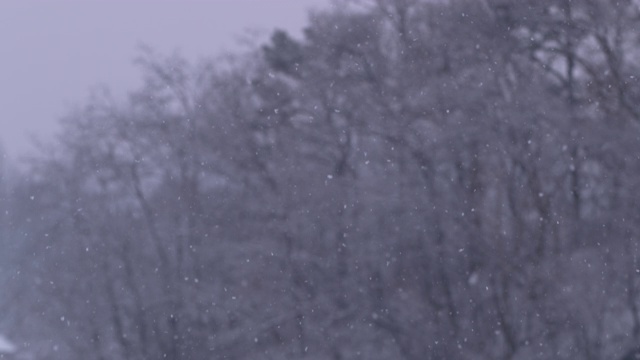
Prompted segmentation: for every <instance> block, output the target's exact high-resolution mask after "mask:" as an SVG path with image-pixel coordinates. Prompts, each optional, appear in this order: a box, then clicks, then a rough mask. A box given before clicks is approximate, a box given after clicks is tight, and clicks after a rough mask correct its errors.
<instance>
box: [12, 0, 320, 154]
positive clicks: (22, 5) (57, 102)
mask: <svg viewBox="0 0 640 360" xmlns="http://www.w3.org/2000/svg"><path fill="white" fill-rule="evenodd" d="M328 3H329V1H328V0H209V1H204V0H200V1H184V0H182V1H180V0H173V1H170V0H160V1H158V0H155V1H152V0H146V1H143V0H126V1H125V0H120V1H114V0H102V1H99V0H84V1H79V0H78V1H55V0H42V1H35V0H32V1H24V0H0V59H1V60H0V141H1V142H2V143H4V146H5V148H6V149H7V152H8V153H9V155H20V154H22V153H24V152H25V151H27V150H28V149H29V146H30V145H29V136H28V134H35V135H37V136H39V137H45V138H46V137H47V136H50V134H52V133H53V132H54V131H55V128H56V125H55V124H56V121H57V119H58V118H60V117H61V116H62V115H64V114H65V112H67V111H68V110H69V109H70V108H71V107H72V106H73V105H74V104H79V103H81V102H82V101H83V100H84V99H85V98H86V97H87V95H88V91H89V90H90V89H91V88H92V87H93V86H96V85H100V84H105V85H107V86H108V87H109V88H110V89H111V90H112V91H113V93H115V94H116V95H117V94H125V93H126V92H127V91H129V90H132V89H133V88H134V87H135V86H136V85H137V84H138V83H139V76H138V73H137V71H136V68H135V66H134V65H133V61H132V60H133V58H134V57H135V56H136V49H137V47H138V45H140V44H146V45H149V46H151V47H152V48H153V49H154V50H156V51H157V52H161V53H171V52H173V51H175V50H178V51H179V52H180V53H181V54H182V55H184V56H185V57H187V58H188V59H190V60H197V59H198V58H201V57H203V56H213V55H216V54H220V53H222V52H223V51H226V50H233V49H235V48H238V45H237V40H238V38H239V37H241V36H242V35H243V34H247V32H246V31H245V29H253V30H257V31H259V32H263V33H264V34H268V33H269V32H270V31H271V30H272V29H273V28H276V27H278V28H283V29H286V30H289V31H291V32H293V33H296V34H299V33H300V30H301V29H302V28H303V27H304V25H305V24H306V20H307V9H309V8H312V9H317V8H323V7H327V6H328ZM264 36H266V35H264Z"/></svg>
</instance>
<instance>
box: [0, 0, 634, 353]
mask: <svg viewBox="0 0 640 360" xmlns="http://www.w3.org/2000/svg"><path fill="white" fill-rule="evenodd" d="M341 4H342V6H341V7H339V9H337V8H336V9H334V10H332V11H327V12H319V13H314V14H312V15H311V16H310V20H309V24H308V27H307V29H306V30H305V33H304V37H303V38H302V39H296V38H293V37H291V36H290V35H288V34H287V33H285V32H282V31H276V32H275V33H274V34H273V36H272V38H271V40H270V41H269V42H268V43H266V44H264V46H262V47H261V48H259V49H255V50H254V51H253V52H252V53H251V54H248V55H237V56H235V57H233V59H232V61H222V60H216V61H205V62H202V63H201V64H200V65H191V64H188V63H187V62H186V61H185V60H184V59H183V58H181V57H179V56H164V57H163V56H158V55H154V54H152V53H145V54H143V55H142V56H141V57H140V58H139V65H140V69H141V72H142V74H143V76H144V85H143V86H142V87H141V88H140V89H137V90H136V91H135V92H133V93H132V94H131V96H129V97H128V99H127V101H124V102H118V101H115V100H113V98H112V97H110V96H109V94H108V92H96V93H94V94H93V95H92V96H91V98H90V99H89V100H88V101H87V102H86V103H85V105H84V106H82V107H80V108H78V109H77V111H74V112H71V113H69V114H68V116H66V117H65V118H64V119H63V131H62V132H61V134H60V137H59V138H58V140H57V141H55V142H53V143H51V144H49V145H47V146H43V147H42V151H40V152H39V153H38V155H37V156H34V157H32V158H30V159H29V161H28V163H27V164H23V167H24V168H25V170H23V171H22V172H21V173H20V176H13V177H12V178H7V179H5V180H4V181H3V184H2V186H1V187H0V191H1V192H0V199H2V202H1V203H0V206H1V207H2V217H1V219H0V221H1V223H0V224H1V225H2V232H0V236H3V239H1V240H2V242H3V251H2V254H1V255H0V257H2V259H3V260H2V264H3V266H2V273H1V274H2V277H1V278H0V279H1V280H2V281H3V285H2V303H0V309H2V311H3V320H2V322H1V323H0V325H2V327H3V328H5V329H7V331H10V332H11V333H10V335H13V337H14V338H15V339H16V340H17V342H18V344H19V345H21V347H22V348H23V349H25V351H27V352H30V353H32V354H35V356H37V358H39V359H96V360H98V359H163V358H167V359H335V360H340V359H407V360H413V359H487V360H489V359H505V360H507V359H577V358H580V359H593V360H595V359H611V358H618V357H621V356H623V354H624V353H626V352H627V351H629V350H630V349H633V348H635V347H636V345H637V344H638V340H640V309H639V308H638V307H639V306H640V281H639V280H640V264H638V256H639V255H640V249H639V248H638V239H639V236H640V202H639V201H638V200H639V199H638V195H637V194H640V141H639V134H640V127H639V125H640V83H639V78H638V77H640V57H639V55H640V2H638V1H636V0H620V1H609V0H512V1H506V0H442V1H421V0H371V1H350V2H342V3H341ZM0 169H1V167H0ZM0 178H2V179H4V178H3V177H1V176H0Z"/></svg>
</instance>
